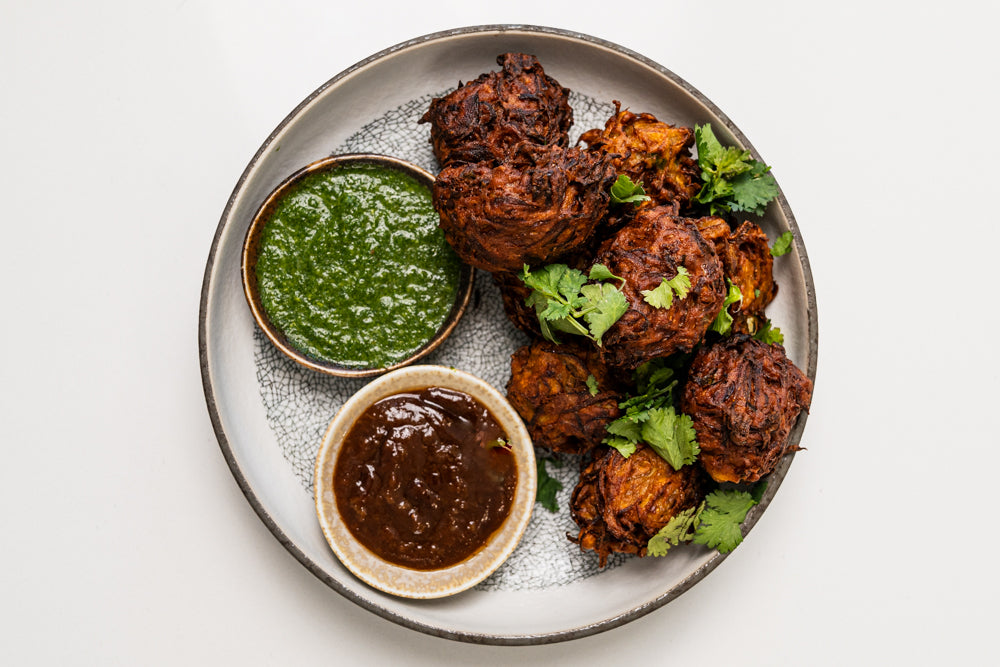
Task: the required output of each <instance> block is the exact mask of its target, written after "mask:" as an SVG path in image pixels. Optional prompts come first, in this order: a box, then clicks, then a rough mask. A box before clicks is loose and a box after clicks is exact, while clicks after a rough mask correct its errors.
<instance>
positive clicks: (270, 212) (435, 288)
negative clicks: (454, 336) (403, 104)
mask: <svg viewBox="0 0 1000 667" xmlns="http://www.w3.org/2000/svg"><path fill="white" fill-rule="evenodd" d="M433 184H434V176H433V175H432V174H430V173H429V172H427V171H425V170H423V169H421V168H420V167H417V166H415V165H413V164H410V163H408V162H406V161H404V160H400V159H397V158H394V157H389V156H384V155H374V154H350V155H336V156H333V157H328V158H324V159H322V160H318V161H316V162H313V163H311V164H309V165H306V166H305V167H303V168H302V169H299V170H298V171H296V172H295V173H294V174H292V175H291V176H289V177H288V178H286V179H285V180H284V181H283V182H282V183H281V184H280V185H278V187H277V188H275V189H274V190H273V191H272V192H271V193H270V195H268V197H267V198H266V199H265V200H264V202H263V203H262V204H261V206H260V208H259V209H258V210H257V213H256V214H255V215H254V218H253V221H252V222H251V224H250V228H249V229H248V230H247V235H246V238H245V240H244V243H243V259H242V266H241V271H242V277H243V291H244V293H245V295H246V299H247V303H248V304H249V306H250V310H251V311H252V312H253V316H254V319H255V320H256V322H257V325H258V326H259V327H260V328H261V330H262V331H263V332H264V334H265V335H266V336H267V337H268V338H269V339H270V340H271V342H272V343H274V345H275V346H276V347H277V348H278V349H279V350H280V351H281V352H283V353H284V354H285V355H287V356H288V357H289V358H291V359H293V360H294V361H296V362H298V363H299V364H302V365H303V366H306V367H308V368H311V369H313V370H316V371H319V372H322V373H326V374H329V375H336V376H340V377H370V376H374V375H379V374H381V373H384V372H386V371H389V370H393V369H396V368H400V367H402V366H406V365H407V364H410V363H412V362H414V361H416V360H417V359H420V358H422V357H424V356H426V355H427V354H429V353H430V352H432V351H433V350H435V349H436V348H437V347H438V346H439V345H441V343H442V342H443V341H444V340H445V339H446V338H447V337H448V335H449V334H450V333H451V332H452V330H453V329H454V328H455V326H456V325H457V324H458V321H459V319H460V318H461V316H462V313H463V312H464V311H465V309H466V306H467V305H468V303H469V298H470V296H471V294H472V282H473V276H474V269H473V268H472V267H470V266H468V265H466V264H463V263H462V262H461V260H459V258H458V257H457V256H456V255H455V253H454V251H453V250H452V249H451V246H449V245H448V243H447V241H445V238H444V234H443V233H442V231H441V229H440V227H439V226H438V225H439V222H440V218H439V216H438V214H437V211H435V209H434V206H433V200H432V187H433Z"/></svg>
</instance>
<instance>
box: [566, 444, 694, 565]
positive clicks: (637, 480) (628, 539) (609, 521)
mask: <svg viewBox="0 0 1000 667" xmlns="http://www.w3.org/2000/svg"><path fill="white" fill-rule="evenodd" d="M706 491H707V479H706V478H705V473H704V471H703V470H702V469H701V468H700V467H698V466H696V465H689V466H684V467H683V468H681V469H680V470H674V469H673V467H671V465H670V464H669V463H667V462H666V461H665V460H663V458H661V457H660V455H659V454H657V453H656V452H655V451H653V450H652V449H651V448H649V447H647V446H646V445H644V444H640V445H639V447H638V448H637V449H636V451H635V452H634V453H633V454H632V455H631V456H629V457H628V458H625V457H623V456H622V455H621V454H619V453H618V451H617V450H615V449H612V448H610V447H609V448H607V450H606V451H605V452H604V453H603V455H601V456H598V457H597V458H595V459H594V460H593V461H592V462H591V463H590V464H589V465H588V466H587V467H586V468H584V470H583V472H582V473H581V474H580V482H579V483H578V484H577V485H576V488H575V489H573V496H572V500H571V502H570V512H571V513H572V516H573V520H574V521H576V523H577V525H578V526H579V527H580V532H579V534H578V535H577V537H576V538H575V539H573V541H574V542H576V543H577V544H579V545H580V549H582V550H592V551H595V552H597V555H598V557H599V558H600V563H599V564H600V566H601V567H604V565H605V563H606V562H607V559H608V556H609V555H610V554H611V553H628V554H638V555H639V556H645V555H646V544H647V543H648V542H649V539H650V538H651V537H653V535H655V534H656V533H657V532H659V530H660V529H661V528H663V527H664V526H665V525H667V523H668V522H669V521H670V519H672V518H673V517H675V516H676V515H677V514H679V513H680V512H683V511H684V510H686V509H689V508H691V507H695V506H696V505H698V503H700V502H701V501H702V500H703V499H704V497H705V493H706ZM571 539H572V538H571Z"/></svg>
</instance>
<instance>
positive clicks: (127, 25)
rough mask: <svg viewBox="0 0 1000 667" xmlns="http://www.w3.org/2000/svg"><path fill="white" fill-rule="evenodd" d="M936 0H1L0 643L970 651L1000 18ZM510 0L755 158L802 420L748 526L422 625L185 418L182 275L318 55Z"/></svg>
mask: <svg viewBox="0 0 1000 667" xmlns="http://www.w3.org/2000/svg"><path fill="white" fill-rule="evenodd" d="M988 6H990V3H980V2H975V1H973V0H961V1H956V2H934V3H921V2H912V1H910V2H879V1H874V2H871V1H869V2H858V1H854V0H843V1H841V2H837V3H812V2H801V1H790V2H781V3H775V2H746V0H740V1H723V2H718V1H717V2H701V3H694V2H684V3H671V2H660V3H645V2H644V3H609V2H602V3H585V2H573V3H571V2H559V3H541V2H537V1H533V2H520V1H512V0H508V1H507V2H502V3H493V5H492V6H490V7H484V8H479V9H476V8H474V5H473V3H467V2H436V3H429V4H428V3H405V4H404V3H399V4H398V5H397V6H394V3H393V2H391V1H389V0H369V1H368V2H363V3H351V4H350V5H348V6H341V3H337V2H331V1H326V2H297V1H291V0H288V1H285V2H281V3H277V2H275V3H242V2H223V1H216V2H201V1H198V0H188V1H184V0H176V1H172V2H155V3H135V2H114V1H110V0H92V1H90V2H87V3H69V2H67V3H47V2H30V3H28V2H24V3H15V2H13V1H12V0H4V1H3V4H2V6H0V100H2V104H0V151H2V160H0V193H2V195H3V198H2V201H0V231H2V234H0V248H2V250H0V258H2V259H0V289H2V297H0V304H2V312H3V315H2V324H3V326H2V327H0V343H2V346H0V349H2V355H3V363H2V365H0V369H2V370H0V441H2V454H3V460H2V463H0V531H2V532H0V534H2V536H3V537H2V543H0V636H2V640H0V663H3V664H102V665H105V664H209V663H217V664H242V665H257V664H279V665H285V664H295V665H299V664H303V665H305V664H348V663H350V664H418V665H440V664H467V663H480V664H507V663H513V662H517V663H518V664H525V665H552V664H567V665H579V664H607V665H626V664H631V665H635V664H705V663H709V662H712V663H716V664H720V663H722V662H726V663H729V662H738V663H740V664H745V665H758V664H780V665H801V664H830V665H841V664H848V663H861V664H959V663H963V662H965V663H984V662H989V661H990V659H992V660H995V659H996V658H997V655H996V650H995V641H994V635H995V625H996V624H995V621H996V619H997V613H996V609H995V603H996V598H997V597H998V593H1000V586H998V576H997V573H996V567H995V565H994V563H995V562H996V561H997V552H996V550H995V548H996V546H997V539H996V532H997V530H996V518H995V517H996V514H997V503H995V502H993V500H994V498H996V497H997V496H996V494H995V493H994V492H993V488H992V487H993V485H994V484H995V480H996V477H997V472H998V469H1000V455H998V447H1000V437H998V435H997V430H996V427H995V424H994V421H995V416H996V413H997V411H998V400H997V399H998V398H1000V391H998V389H997V381H998V379H1000V378H998V369H1000V363H998V361H1000V359H998V353H997V345H996V343H995V342H994V339H995V337H996V335H997V329H998V325H1000V316H998V315H997V312H998V298H997V290H996V278H997V271H996V270H995V266H996V264H995V258H996V255H997V245H998V243H1000V232H998V231H997V225H998V222H1000V221H998V220H997V218H998V216H997V213H996V210H997V209H996V204H997V196H998V177H1000V169H998V164H1000V161H998V155H1000V142H998V130H997V121H998V118H1000V113H998V111H1000V109H998V98H1000V92H998V85H1000V84H998V81H1000V67H998V65H1000V57H998V53H997V48H996V42H997V38H996V34H995V33H996V29H997V25H998V21H997V19H998V18H1000V17H998V15H997V12H996V10H991V9H985V10H984V9H977V8H979V7H988ZM486 23H527V24H536V25H549V26H554V27H560V28H565V29H569V30H574V31H580V32H583V33H587V34H590V35H593V36H596V37H599V38H602V39H606V40H610V41H612V42H616V43H618V44H621V45H622V46H625V47H627V48H630V49H632V50H635V51H638V52H639V53H642V54H643V55H645V56H647V57H649V58H651V59H653V60H655V61H657V62H658V63H660V64H662V65H664V66H665V67H667V68H668V69H671V70H672V71H674V72H675V73H677V74H678V75H680V76H681V77H683V78H684V79H686V80H687V81H688V82H690V83H691V84H692V85H694V86H695V87H696V88H698V89H699V90H701V92H703V93H704V94H705V95H706V96H708V97H709V99H711V100H713V101H714V102H715V103H716V104H717V105H718V106H719V107H720V108H721V109H722V110H723V111H724V112H725V113H726V114H727V115H728V116H729V117H730V118H731V119H732V120H733V122H735V123H736V125H737V126H738V127H739V128H740V129H742V130H743V132H744V133H745V134H746V135H747V136H748V137H749V138H750V140H751V141H752V142H753V144H754V145H755V146H756V148H757V149H758V150H759V152H760V153H761V155H762V156H763V158H764V160H765V161H766V162H768V163H769V164H771V165H773V167H774V173H775V175H776V176H777V178H778V180H779V182H780V183H781V185H782V188H783V190H784V192H785V194H786V196H787V198H788V201H789V203H790V205H791V208H792V210H793V211H794V213H795V216H796V218H797V220H798V223H799V226H800V228H801V230H802V235H803V239H804V241H805V243H806V247H807V249H808V253H809V256H810V260H811V262H812V269H813V274H814V277H815V283H816V289H817V295H818V305H819V324H820V343H819V370H818V376H817V382H816V391H815V396H814V399H813V409H812V413H811V416H810V417H809V421H808V425H807V427H806V432H805V436H804V438H803V445H805V446H806V447H807V448H808V451H806V452H802V453H801V454H800V455H799V456H798V457H796V460H795V463H794V465H793V466H792V468H791V470H790V472H789V475H788V477H787V478H786V480H785V482H784V484H783V485H782V487H781V490H780V491H779V493H778V495H777V496H776V498H775V500H774V502H773V503H772V505H771V506H770V508H769V509H768V511H767V512H766V513H765V515H764V516H763V518H762V519H761V521H760V523H759V524H758V525H757V526H756V528H755V529H754V530H753V532H752V533H751V534H750V536H749V537H748V539H747V540H746V542H745V543H744V544H743V545H742V546H741V547H740V548H739V549H738V550H737V551H736V552H735V553H734V554H733V555H732V556H731V557H730V558H729V559H727V560H726V561H725V562H724V563H723V564H722V565H721V566H720V567H719V568H718V569H717V570H716V571H715V572H713V573H712V574H710V575H709V576H708V577H707V578H706V579H705V580H703V581H702V582H700V583H699V584H698V585H697V586H695V587H694V588H693V589H692V590H691V591H689V592H688V593H686V594H684V595H683V596H681V597H680V598H679V599H678V600H676V601H674V602H672V603H670V604H669V605H667V606H666V607H664V608H662V609H660V610H658V611H656V612H654V613H652V614H650V615H648V616H646V617H644V618H642V619H640V620H637V621H634V622H632V623H630V624H628V625H626V626H624V627H622V628H618V629H615V630H612V631H609V632H606V633H602V634H600V635H596V636H593V637H589V638H585V639H581V640H576V641H572V642H568V643H563V644H557V645H551V646H536V647H522V648H505V647H483V646H473V645H467V644H461V643H457V642H452V641H447V640H442V639H437V638H434V637H430V636H426V635H423V634H419V633H417V632H414V631H411V630H407V629H405V628H402V627H399V626H397V625H394V624H392V623H390V622H388V621H385V620H383V619H382V618H380V617H378V616H375V615H373V614H371V613H369V612H367V611H364V610H362V609H360V608H358V607H356V606H355V605H353V604H352V603H350V602H348V601H347V600H345V599H344V598H341V597H340V596H339V595H338V594H336V593H335V592H333V591H332V590H330V589H328V588H327V587H326V586H324V585H323V584H322V583H320V582H319V581H318V580H317V579H315V578H314V577H313V575H311V574H310V573H309V572H308V571H306V570H305V568H303V567H302V566H301V565H300V564H299V563H298V562H297V561H296V560H295V559H294V558H293V557H292V556H291V555H289V554H288V553H287V552H286V551H285V549H284V548H283V547H282V546H281V545H280V544H279V543H278V542H277V541H276V540H275V539H274V537H273V536H272V535H271V533H270V532H269V531H268V530H267V529H266V528H265V526H264V525H263V524H262V523H261V522H260V520H259V519H258V518H257V516H256V515H255V514H254V513H253V511H252V510H251V508H250V506H249V505H248V504H247V502H246V500H245V499H244V497H243V495H242V494H241V493H240V491H239V489H238V488H237V485H236V483H235V482H234V480H233V478H232V475H231V474H230V472H229V470H228V468H227V466H226V464H225V462H224V460H223V457H222V455H221V453H220V450H219V447H218V444H217V442H216V439H215V435H214V433H213V431H212V427H211V424H210V422H209V418H208V412H207V409H206V407H205V402H204V397H203V393H202V386H201V377H200V371H199V364H198V348H197V324H198V321H197V320H198V301H199V295H200V289H201V281H202V273H203V270H204V266H205V261H206V259H207V256H208V251H209V246H210V244H211V240H212V236H213V234H214V231H215V228H216V225H217V223H218V219H219V216H220V215H221V213H222V209H223V207H224V206H225V203H226V200H227V199H228V197H229V194H230V192H231V190H232V188H233V186H234V185H235V183H236V180H237V178H238V177H239V175H240V173H241V172H242V170H243V168H244V166H245V165H246V163H247V162H248V161H249V160H250V158H251V157H252V155H253V154H254V152H255V151H256V149H257V148H258V147H259V146H260V144H261V143H262V142H263V141H264V139H265V138H266V137H267V135H268V133H269V132H270V131H271V130H272V129H273V128H274V127H275V126H276V125H277V124H278V123H279V122H280V121H281V120H282V118H284V116H285V115H286V114H287V113H288V112H289V111H291V110H292V109H293V108H294V107H295V106H296V104H298V102H299V101H301V100H302V99H303V98H304V97H306V96H307V95H308V94H309V93H311V92H312V91H313V90H314V89H316V88H317V87H319V86H320V85H321V84H322V83H324V82H325V81H326V80H328V79H329V78H331V77H332V76H334V75H335V74H336V73H338V72H339V71H341V70H342V69H344V68H346V67H348V66H350V65H352V64H353V63H355V62H357V61H359V60H361V59H363V58H366V57H367V56H369V55H370V54H372V53H375V52H377V51H379V50H381V49H383V48H386V47H388V46H391V45H393V44H396V43H398V42H401V41H405V40H407V39H410V38H412V37H415V36H418V35H421V34H425V33H429V32H434V31H438V30H444V29H448V28H455V27H460V26H466V25H476V24H486Z"/></svg>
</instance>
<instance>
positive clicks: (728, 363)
mask: <svg viewBox="0 0 1000 667" xmlns="http://www.w3.org/2000/svg"><path fill="white" fill-rule="evenodd" d="M811 399H812V382H811V381H810V380H809V378H807V377H806V376H805V375H804V374H803V373H802V371H800V370H799V369H798V368H797V367H796V366H795V365H794V364H793V363H792V362H791V361H790V360H789V359H788V357H787V356H785V349H784V348H783V347H782V346H780V345H768V344H766V343H762V342H760V341H758V340H756V339H754V338H751V337H750V336H747V335H745V334H733V335H732V336H730V337H728V338H723V339H721V340H719V341H717V342H714V343H709V344H707V345H705V346H704V347H702V348H701V349H699V350H698V352H697V353H696V354H695V356H694V359H693V360H692V362H691V368H690V370H689V373H688V380H687V382H686V384H685V385H684V390H683V392H682V394H681V410H682V411H683V412H684V413H685V414H687V415H688V416H690V417H691V419H692V421H693V422H694V430H695V433H696V434H697V437H698V445H699V447H700V448H701V455H700V460H701V463H702V465H703V466H704V468H705V470H706V471H707V472H708V474H709V475H710V476H711V477H712V479H714V480H715V481H717V482H737V483H742V482H756V481H757V480H759V479H760V478H761V477H763V476H764V475H767V474H768V473H770V472H771V471H772V470H774V468H775V466H776V465H777V464H778V461H779V460H780V459H781V457H782V456H784V455H785V454H788V453H790V452H792V451H794V450H795V449H797V447H792V446H789V444H788V435H789V433H790V432H791V430H792V427H793V426H794V425H795V421H796V419H798V416H799V413H800V412H801V411H802V410H807V411H808V409H809V403H810V401H811Z"/></svg>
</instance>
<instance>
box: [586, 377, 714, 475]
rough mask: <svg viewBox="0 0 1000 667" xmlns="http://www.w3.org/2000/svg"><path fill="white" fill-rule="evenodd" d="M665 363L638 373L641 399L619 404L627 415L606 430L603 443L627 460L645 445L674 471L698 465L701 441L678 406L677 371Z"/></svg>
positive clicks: (636, 397)
mask: <svg viewBox="0 0 1000 667" xmlns="http://www.w3.org/2000/svg"><path fill="white" fill-rule="evenodd" d="M665 364H666V362H664V361H660V360H657V361H652V362H649V363H647V364H645V365H643V366H640V367H639V369H638V370H637V371H636V375H637V379H638V384H639V391H640V393H639V395H637V396H633V397H632V398H629V399H628V400H626V401H623V402H621V403H619V404H618V407H619V408H620V409H622V410H624V411H625V414H624V415H622V416H621V417H619V418H618V419H616V420H614V421H613V422H611V423H610V424H608V426H607V432H608V437H607V438H605V439H604V442H605V443H606V444H608V445H610V446H611V447H614V448H615V449H617V450H618V453H620V454H621V455H622V456H624V457H625V458H628V457H629V456H631V455H632V454H633V453H635V450H636V448H637V447H638V445H639V443H640V442H644V443H646V444H647V445H649V446H650V448H651V449H652V450H653V451H655V452H656V453H657V454H659V455H660V457H662V458H663V459H664V460H665V461H666V462H667V463H669V464H670V465H671V467H672V468H673V469H674V470H680V469H681V468H682V467H683V466H685V465H689V464H691V463H694V462H695V459H696V458H697V457H698V453H699V452H700V451H701V450H700V449H699V447H698V441H697V438H696V436H695V432H694V422H693V421H692V420H691V418H690V417H689V416H687V415H686V414H684V413H682V412H679V411H678V410H677V408H676V406H675V400H676V399H675V397H674V389H675V388H676V387H677V384H678V380H677V379H676V378H675V374H676V371H675V369H674V368H672V367H671V366H668V365H665Z"/></svg>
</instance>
